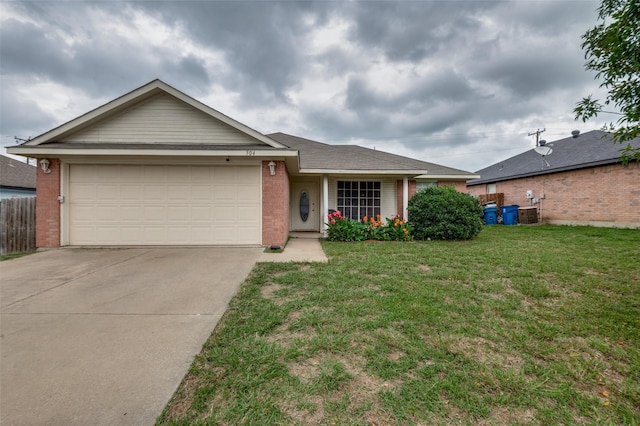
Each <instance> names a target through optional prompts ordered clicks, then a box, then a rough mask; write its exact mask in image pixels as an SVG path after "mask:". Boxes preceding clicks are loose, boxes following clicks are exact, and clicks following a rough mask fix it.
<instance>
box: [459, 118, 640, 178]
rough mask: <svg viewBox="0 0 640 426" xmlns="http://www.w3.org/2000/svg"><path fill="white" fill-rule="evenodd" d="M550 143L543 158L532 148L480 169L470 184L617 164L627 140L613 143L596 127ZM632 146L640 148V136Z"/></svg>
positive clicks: (607, 135)
mask: <svg viewBox="0 0 640 426" xmlns="http://www.w3.org/2000/svg"><path fill="white" fill-rule="evenodd" d="M547 145H549V146H550V147H551V148H552V149H553V152H552V153H551V154H550V155H548V156H545V157H544V158H543V157H542V156H541V155H540V154H538V153H536V152H535V149H533V148H532V149H530V150H529V151H526V152H523V153H522V154H519V155H516V156H515V157H511V158H508V159H506V160H504V161H499V162H497V163H495V164H493V165H491V166H489V167H486V168H484V169H482V170H478V171H477V172H476V174H479V175H480V179H474V180H471V181H468V182H467V185H469V186H472V185H479V184H483V183H492V182H500V181H505V180H511V179H519V178H523V177H529V176H537V175H544V174H550V173H558V172H564V171H568V170H576V169H583V168H589V167H596V166H603V165H607V164H615V163H617V162H619V161H620V156H621V155H622V154H621V153H620V150H621V149H622V148H624V147H625V146H626V143H625V144H623V145H621V144H616V143H613V142H612V135H611V134H610V133H607V132H602V131H599V130H593V131H590V132H587V133H584V134H581V135H579V136H578V137H575V138H574V137H568V138H565V139H560V140H557V141H553V142H549V143H547ZM631 146H632V147H636V148H640V138H636V139H634V140H633V141H631ZM547 163H548V164H547Z"/></svg>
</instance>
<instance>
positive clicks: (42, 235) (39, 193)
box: [36, 158, 60, 248]
mask: <svg viewBox="0 0 640 426" xmlns="http://www.w3.org/2000/svg"><path fill="white" fill-rule="evenodd" d="M49 161H50V162H51V163H50V165H49V169H50V170H51V173H44V172H43V171H42V169H41V168H40V167H38V174H37V175H36V247H39V248H47V247H60V202H59V201H58V196H59V195H60V160H58V159H57V158H50V159H49Z"/></svg>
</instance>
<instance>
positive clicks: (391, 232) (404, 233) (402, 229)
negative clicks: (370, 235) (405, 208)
mask: <svg viewBox="0 0 640 426" xmlns="http://www.w3.org/2000/svg"><path fill="white" fill-rule="evenodd" d="M385 231H386V233H387V235H388V236H389V239H390V240H392V241H409V240H410V239H411V229H410V227H409V224H408V223H407V221H406V220H404V219H403V218H402V217H400V215H399V214H396V215H395V216H393V217H391V218H387V226H386V229H385Z"/></svg>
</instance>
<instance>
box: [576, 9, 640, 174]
mask: <svg viewBox="0 0 640 426" xmlns="http://www.w3.org/2000/svg"><path fill="white" fill-rule="evenodd" d="M598 20H599V21H601V22H600V23H599V24H598V25H596V26H595V27H593V28H591V29H590V30H588V31H587V32H585V33H584V34H583V35H582V40H583V42H582V49H583V50H584V51H585V58H586V60H587V61H586V63H585V68H586V69H587V70H591V71H595V73H596V75H595V78H596V79H597V80H601V84H600V87H604V88H606V89H607V90H608V95H607V97H606V99H605V100H604V101H600V100H599V99H594V98H593V96H592V95H589V96H587V97H586V98H583V99H582V101H580V102H578V104H577V105H576V108H575V110H574V112H575V115H576V120H578V119H581V120H582V121H583V122H585V121H587V120H589V119H591V118H593V117H596V116H598V114H599V113H601V112H603V108H604V107H605V106H607V105H613V106H615V107H616V108H618V109H619V110H620V112H621V114H622V115H621V116H620V118H619V119H618V120H617V123H616V124H615V125H614V124H613V123H611V124H610V125H609V129H610V130H613V131H614V133H613V140H614V142H617V143H624V142H628V141H631V140H632V139H635V138H637V137H638V136H640V2H639V1H638V0H602V3H601V5H600V7H599V8H598ZM622 154H623V155H622V157H623V160H624V161H625V162H628V161H629V160H631V159H634V158H635V159H637V160H640V148H633V147H631V145H629V144H628V143H627V147H626V148H624V149H623V150H622Z"/></svg>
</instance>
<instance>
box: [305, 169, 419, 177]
mask: <svg viewBox="0 0 640 426" xmlns="http://www.w3.org/2000/svg"><path fill="white" fill-rule="evenodd" d="M300 173H310V174H311V173H313V174H327V175H400V176H415V174H416V173H420V174H426V173H427V171H426V170H348V169H340V170H336V169H300Z"/></svg>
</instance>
